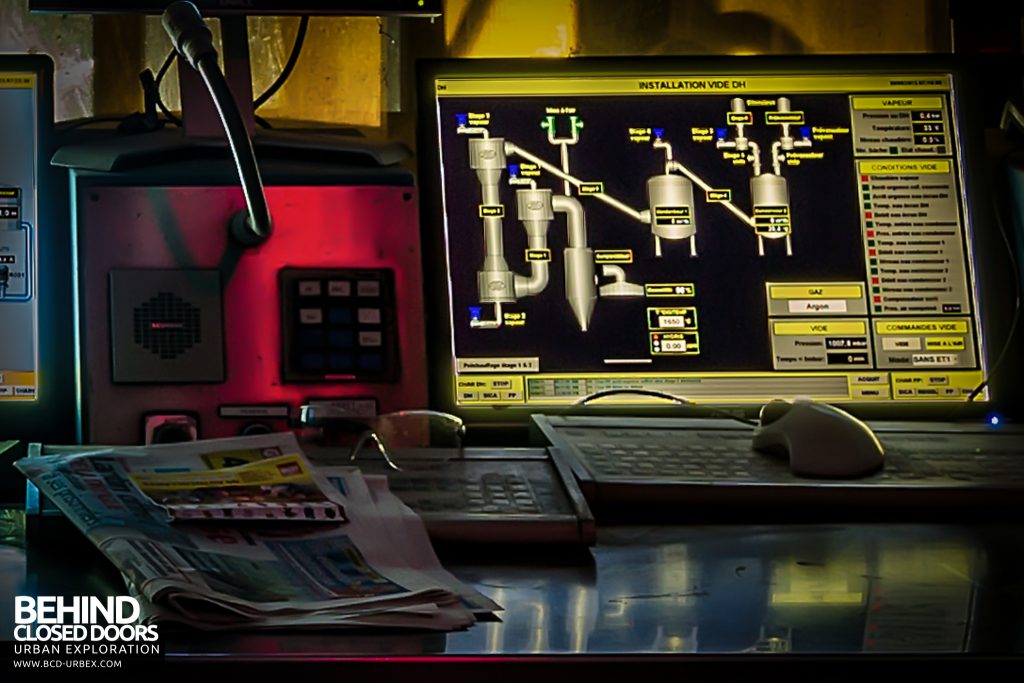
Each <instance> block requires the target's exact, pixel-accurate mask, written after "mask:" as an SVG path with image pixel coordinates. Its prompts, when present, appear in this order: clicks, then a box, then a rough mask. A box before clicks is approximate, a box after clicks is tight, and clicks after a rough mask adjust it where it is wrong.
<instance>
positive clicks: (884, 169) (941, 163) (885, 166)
mask: <svg viewBox="0 0 1024 683" xmlns="http://www.w3.org/2000/svg"><path fill="white" fill-rule="evenodd" d="M950 170H951V166H950V164H949V161H947V160H945V159H935V160H928V161H862V162H860V172H861V173H869V174H873V175H881V174H886V173H895V174H903V173H949V172H950Z"/></svg>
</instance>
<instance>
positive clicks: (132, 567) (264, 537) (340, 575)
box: [15, 433, 500, 630]
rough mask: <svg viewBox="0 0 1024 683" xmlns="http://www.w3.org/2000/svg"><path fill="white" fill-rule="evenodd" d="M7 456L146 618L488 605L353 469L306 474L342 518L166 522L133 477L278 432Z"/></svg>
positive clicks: (386, 619) (342, 623)
mask: <svg viewBox="0 0 1024 683" xmlns="http://www.w3.org/2000/svg"><path fill="white" fill-rule="evenodd" d="M52 450H53V451H56V452H54V453H52V454H51V453H47V452H45V451H43V450H42V449H41V448H39V447H38V446H35V445H34V446H33V447H31V448H30V455H29V457H27V458H23V459H21V460H19V461H17V462H16V463H15V466H16V467H17V468H18V469H19V470H20V471H21V472H22V473H23V474H25V476H27V477H28V478H29V479H30V480H31V481H32V482H33V483H34V484H35V485H36V486H37V487H38V488H39V489H40V492H41V493H42V494H44V495H46V496H47V497H48V498H50V499H51V500H52V501H53V502H54V504H55V505H57V506H58V507H59V508H60V510H61V511H62V512H64V514H65V515H67V516H68V517H69V518H70V519H71V520H72V522H74V523H75V525H76V526H78V528H79V529H80V530H81V531H82V532H83V533H85V535H86V536H87V537H88V538H89V539H90V540H91V541H92V542H93V543H94V544H95V545H96V546H97V547H98V548H99V549H100V551H102V552H103V554H104V555H106V556H107V557H108V558H109V559H110V560H111V561H112V562H113V563H114V565H115V566H116V567H117V568H118V569H119V570H120V571H121V573H122V574H123V575H124V577H125V581H126V583H127V585H128V587H129V590H130V591H131V592H132V593H133V594H134V595H135V596H136V597H138V598H139V600H140V604H142V605H143V606H144V607H145V608H146V617H145V618H146V619H147V620H148V621H152V622H160V621H176V622H181V623H185V624H189V625H192V626H195V627H198V628H203V629H236V628H279V627H300V628H301V627H307V628H313V627H371V626H386V627H401V628H423V629H436V630H452V629H459V628H465V627H467V626H469V625H471V624H472V623H474V621H475V618H476V615H480V614H484V613H490V612H493V611H495V610H499V609H500V607H499V606H498V605H497V604H495V603H494V602H493V601H491V600H489V599H488V598H486V597H485V596H483V595H481V594H480V593H478V592H477V591H475V590H473V589H471V588H469V587H468V586H466V585H464V584H462V583H461V582H460V581H459V580H458V579H456V578H455V577H454V576H453V575H451V574H450V573H449V572H447V571H445V570H444V569H443V568H442V566H441V564H440V562H439V561H438V559H437V556H436V555H435V554H434V552H433V549H432V548H431V546H430V542H429V539H428V538H427V535H426V531H425V529H424V527H423V524H422V522H421V520H420V519H419V517H417V516H416V514H415V513H414V512H413V511H412V510H410V509H409V508H408V507H407V506H405V505H404V504H403V503H402V502H401V501H400V500H399V499H398V498H397V497H396V496H395V495H394V494H392V493H391V492H390V491H389V490H388V489H387V486H386V480H384V481H382V480H381V479H377V478H372V479H367V478H366V477H364V476H363V475H362V473H361V472H360V471H359V470H358V469H356V468H348V467H333V468H329V470H327V469H325V470H320V471H318V472H317V474H316V476H317V477H319V478H320V481H321V482H322V483H324V485H325V492H326V493H327V494H328V495H329V496H330V497H331V499H333V500H336V501H337V502H338V503H339V504H340V506H341V507H342V508H343V509H344V511H345V514H346V516H347V522H344V523H327V522H324V521H311V522H307V521H298V520H296V521H288V522H287V523H284V522H266V523H259V522H249V521H247V522H245V523H241V524H239V523H232V522H230V521H228V520H224V521H219V520H215V519H207V520H204V521H202V522H199V523H189V522H181V521H179V522H175V523H173V524H172V523H170V521H169V520H168V517H167V512H166V510H164V509H163V508H162V507H161V506H159V505H158V504H156V503H155V502H154V501H153V500H151V499H150V498H149V497H148V496H146V495H145V494H144V493H142V492H141V491H140V489H139V488H138V487H137V486H136V485H135V484H134V483H133V477H134V478H137V479H141V480H146V477H145V476H143V475H157V474H167V473H171V472H173V473H175V474H176V475H182V474H186V473H193V472H204V471H208V470H210V469H216V468H219V467H223V466H224V465H225V464H230V465H232V466H239V465H245V464H246V463H252V462H255V460H256V459H266V458H275V457H280V456H281V455H283V454H293V453H301V449H300V447H299V445H298V442H297V441H296V439H295V437H294V436H293V435H292V434H290V433H285V434H270V435H261V436H254V437H243V438H235V439H217V440H210V441H197V442H189V443H185V444H168V445H161V446H152V447H145V448H142V447H111V448H96V447H88V448H79V449H77V450H76V449H70V448H62V449H52Z"/></svg>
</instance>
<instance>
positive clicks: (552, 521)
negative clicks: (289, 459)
mask: <svg viewBox="0 0 1024 683" xmlns="http://www.w3.org/2000/svg"><path fill="white" fill-rule="evenodd" d="M307 451H308V455H309V458H310V460H311V461H312V462H314V463H315V464H318V465H351V464H353V462H352V461H350V460H349V459H348V454H347V451H340V452H338V451H335V450H333V449H322V450H319V449H312V448H310V449H307ZM393 455H394V456H395V458H396V461H397V462H398V463H400V465H401V467H402V469H401V471H394V470H391V469H389V468H388V467H387V466H386V464H385V462H384V460H383V458H381V457H380V456H379V454H376V453H374V452H372V451H370V450H369V449H367V451H366V452H365V453H364V454H361V455H360V457H359V458H358V459H357V460H356V461H355V462H354V464H355V465H357V466H358V467H359V468H360V469H362V470H363V471H364V472H366V473H368V474H384V475H387V477H388V485H389V487H390V488H391V490H392V491H393V492H394V493H395V495H397V496H398V497H399V498H401V499H402V501H403V502H405V504H406V505H408V506H409V507H411V508H412V509H413V510H415V511H416V513H417V514H419V515H420V517H421V518H422V519H423V521H424V523H425V524H426V527H427V531H428V532H429V533H430V535H431V537H432V538H433V539H434V540H435V541H447V542H455V543H465V542H474V543H529V544H558V545H591V544H593V542H594V533H595V532H594V520H593V518H592V517H591V515H590V511H589V509H588V508H587V504H586V501H585V500H584V499H583V495H582V493H581V492H580V490H579V488H578V487H577V485H576V480H575V479H574V478H573V476H572V473H571V472H570V470H569V469H568V467H565V466H564V465H563V464H562V463H560V462H556V461H555V460H554V459H553V458H552V457H551V456H550V454H549V453H547V452H546V451H544V450H542V449H524V448H503V449H473V448H471V449H466V450H464V451H455V450H454V449H426V448H425V449H397V450H396V451H395V452H394V453H393Z"/></svg>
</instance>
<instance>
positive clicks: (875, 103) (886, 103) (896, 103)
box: [853, 97, 942, 109]
mask: <svg viewBox="0 0 1024 683" xmlns="http://www.w3.org/2000/svg"><path fill="white" fill-rule="evenodd" d="M853 108H854V109H942V98H941V97H854V98H853Z"/></svg>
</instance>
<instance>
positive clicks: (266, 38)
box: [146, 17, 383, 127]
mask: <svg viewBox="0 0 1024 683" xmlns="http://www.w3.org/2000/svg"><path fill="white" fill-rule="evenodd" d="M298 22H299V20H298V19H297V18H295V17H255V18H251V19H249V51H250V59H251V61H252V74H253V78H252V81H253V82H252V87H253V92H254V97H255V96H257V95H259V94H260V93H262V92H264V91H265V90H266V89H267V87H269V86H270V84H271V83H273V82H274V80H275V79H276V78H277V76H278V74H279V73H281V69H282V68H284V64H285V62H286V61H287V60H288V55H289V54H290V53H291V49H292V45H293V43H294V41H295V35H296V32H297V30H298ZM209 23H210V25H211V28H212V29H213V35H214V43H215V46H216V47H217V49H218V50H220V30H219V22H218V21H217V20H215V19H214V20H210V22H209ZM170 49H171V44H170V41H169V40H168V39H167V36H166V34H165V33H164V30H163V28H162V27H161V26H160V19H159V17H148V18H147V19H146V66H148V67H149V68H150V69H152V70H153V72H154V73H155V72H156V71H157V70H158V69H159V68H160V65H161V64H162V63H163V61H164V58H165V57H166V56H167V53H168V52H169V51H170ZM381 55H382V52H381V36H380V26H379V25H378V23H377V19H375V18H373V17H351V18H349V17H313V18H312V19H310V22H309V30H308V31H307V33H306V40H305V43H304V44H303V48H302V55H301V56H300V57H299V61H298V62H297V63H296V65H295V70H294V71H292V74H291V77H290V78H289V79H288V82H287V83H286V84H285V85H284V87H282V88H281V89H280V90H278V92H277V94H276V95H275V96H274V97H273V98H271V100H270V101H268V102H267V103H266V105H264V106H263V107H262V108H261V109H260V112H259V113H260V115H261V116H263V117H265V118H280V119H291V120H299V121H322V122H325V123H334V124H347V125H356V126H373V127H376V126H380V125H381V121H382V118H381V109H382V100H383V86H382V84H381V58H382V56H381ZM160 92H161V96H162V97H163V99H164V103H165V104H167V106H168V107H169V108H170V109H171V110H178V109H180V106H181V105H180V104H179V102H180V98H179V93H178V78H177V74H176V73H175V69H173V68H172V69H171V70H170V71H169V72H168V74H167V76H166V77H165V78H164V81H163V83H162V84H161V88H160Z"/></svg>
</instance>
